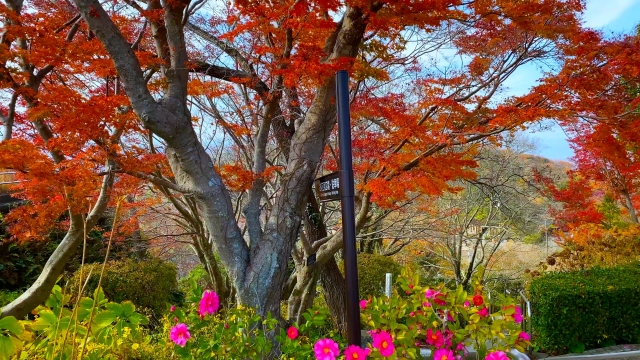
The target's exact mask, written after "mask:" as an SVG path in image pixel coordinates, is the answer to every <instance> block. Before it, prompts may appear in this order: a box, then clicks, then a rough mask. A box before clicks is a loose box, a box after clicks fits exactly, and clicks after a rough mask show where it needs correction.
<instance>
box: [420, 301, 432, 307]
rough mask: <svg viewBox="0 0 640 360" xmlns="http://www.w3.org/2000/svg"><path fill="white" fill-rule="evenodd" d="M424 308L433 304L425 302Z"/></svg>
mask: <svg viewBox="0 0 640 360" xmlns="http://www.w3.org/2000/svg"><path fill="white" fill-rule="evenodd" d="M422 306H424V307H431V303H430V302H428V301H425V302H423V303H422Z"/></svg>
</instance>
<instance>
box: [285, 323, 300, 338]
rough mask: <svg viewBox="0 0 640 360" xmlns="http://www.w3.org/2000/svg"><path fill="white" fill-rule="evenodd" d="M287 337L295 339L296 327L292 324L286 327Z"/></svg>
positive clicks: (296, 335)
mask: <svg viewBox="0 0 640 360" xmlns="http://www.w3.org/2000/svg"><path fill="white" fill-rule="evenodd" d="M287 337H288V338H289V339H291V340H295V339H296V338H297V337H298V329H296V328H294V327H293V326H291V327H289V329H287Z"/></svg>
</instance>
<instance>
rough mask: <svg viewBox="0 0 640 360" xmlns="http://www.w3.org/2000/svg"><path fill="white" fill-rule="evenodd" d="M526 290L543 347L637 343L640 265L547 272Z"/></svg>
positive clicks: (639, 332)
mask: <svg viewBox="0 0 640 360" xmlns="http://www.w3.org/2000/svg"><path fill="white" fill-rule="evenodd" d="M530 293H531V303H532V304H531V305H532V311H533V317H532V324H533V330H534V334H536V335H537V338H536V343H537V344H538V345H539V346H540V347H541V348H542V349H545V350H547V351H552V352H564V351H567V350H569V351H572V352H575V351H580V350H581V349H585V348H594V347H598V346H599V345H600V346H602V345H609V344H611V343H612V342H615V343H618V344H620V343H640V316H638V314H640V264H632V265H626V266H619V267H615V268H608V269H603V268H591V269H589V270H583V271H573V272H556V273H549V274H546V275H544V276H543V277H541V278H538V279H535V280H533V282H532V283H531V288H530Z"/></svg>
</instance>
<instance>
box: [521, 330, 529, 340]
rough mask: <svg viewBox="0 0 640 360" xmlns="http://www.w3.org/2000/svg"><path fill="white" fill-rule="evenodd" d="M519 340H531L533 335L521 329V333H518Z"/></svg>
mask: <svg viewBox="0 0 640 360" xmlns="http://www.w3.org/2000/svg"><path fill="white" fill-rule="evenodd" d="M518 340H522V341H530V340H531V336H530V335H529V334H527V333H526V332H524V331H521V332H520V335H518Z"/></svg>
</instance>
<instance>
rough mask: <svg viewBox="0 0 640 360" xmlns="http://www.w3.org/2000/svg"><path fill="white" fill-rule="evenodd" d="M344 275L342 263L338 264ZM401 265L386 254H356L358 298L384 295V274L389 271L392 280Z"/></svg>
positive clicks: (394, 278)
mask: <svg viewBox="0 0 640 360" xmlns="http://www.w3.org/2000/svg"><path fill="white" fill-rule="evenodd" d="M340 271H342V273H343V275H344V265H343V264H342V263H341V264H340ZM401 271H402V266H400V264H398V263H397V262H395V261H393V259H392V258H390V257H388V256H382V255H376V254H358V289H359V291H360V298H361V299H366V298H368V297H371V296H382V295H384V281H385V274H386V273H391V274H392V276H393V279H392V280H393V282H394V283H395V280H396V278H397V277H398V276H399V275H400V272H401Z"/></svg>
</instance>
